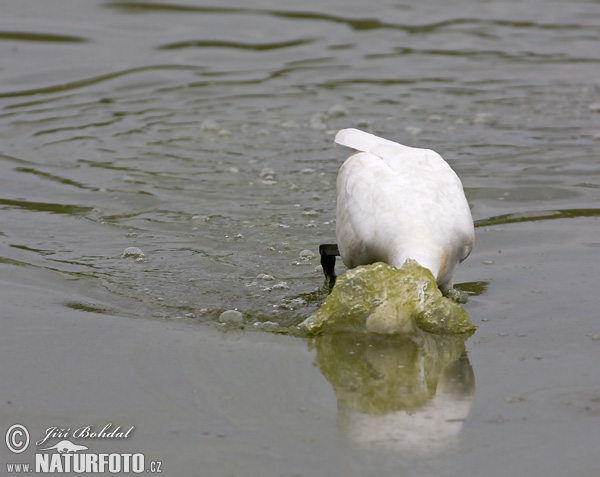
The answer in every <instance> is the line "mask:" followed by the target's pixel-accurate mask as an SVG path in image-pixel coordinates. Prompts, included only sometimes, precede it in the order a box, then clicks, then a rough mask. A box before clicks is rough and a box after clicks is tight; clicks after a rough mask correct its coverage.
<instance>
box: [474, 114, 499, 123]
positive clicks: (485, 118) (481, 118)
mask: <svg viewBox="0 0 600 477" xmlns="http://www.w3.org/2000/svg"><path fill="white" fill-rule="evenodd" d="M494 121H495V118H494V115H493V114H492V113H478V114H477V115H476V116H475V119H474V120H473V122H474V123H475V124H492V123H493V122H494Z"/></svg>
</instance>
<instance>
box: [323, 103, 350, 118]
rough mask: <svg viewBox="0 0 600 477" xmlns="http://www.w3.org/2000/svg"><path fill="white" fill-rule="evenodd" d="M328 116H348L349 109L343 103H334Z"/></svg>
mask: <svg viewBox="0 0 600 477" xmlns="http://www.w3.org/2000/svg"><path fill="white" fill-rule="evenodd" d="M327 116H329V117H330V118H341V117H342V116H348V110H347V109H346V108H345V107H344V106H343V105H341V104H334V105H333V106H332V107H331V108H329V111H327Z"/></svg>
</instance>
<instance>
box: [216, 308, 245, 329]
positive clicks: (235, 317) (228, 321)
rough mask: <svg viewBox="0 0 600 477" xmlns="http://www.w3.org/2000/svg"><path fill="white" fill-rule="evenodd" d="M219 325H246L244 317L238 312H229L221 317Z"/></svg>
mask: <svg viewBox="0 0 600 477" xmlns="http://www.w3.org/2000/svg"><path fill="white" fill-rule="evenodd" d="M219 323H223V324H225V325H233V326H241V325H243V324H244V315H242V314H241V313H240V312H239V311H237V310H227V311H224V312H223V313H221V315H220V316H219Z"/></svg>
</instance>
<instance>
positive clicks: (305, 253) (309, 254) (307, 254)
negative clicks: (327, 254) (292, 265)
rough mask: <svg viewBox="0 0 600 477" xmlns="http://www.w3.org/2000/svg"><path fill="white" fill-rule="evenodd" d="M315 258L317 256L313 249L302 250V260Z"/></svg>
mask: <svg viewBox="0 0 600 477" xmlns="http://www.w3.org/2000/svg"><path fill="white" fill-rule="evenodd" d="M313 258H315V254H314V252H312V251H311V250H302V252H300V259H301V260H311V259H313Z"/></svg>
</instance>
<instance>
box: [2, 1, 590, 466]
mask: <svg viewBox="0 0 600 477" xmlns="http://www.w3.org/2000/svg"><path fill="white" fill-rule="evenodd" d="M1 8H2V16H1V17H0V57H1V58H2V62H1V64H0V79H1V81H0V168H1V172H0V184H1V188H0V218H1V222H0V224H1V225H0V227H1V228H0V264H2V268H3V272H2V273H3V274H4V276H5V277H6V278H5V280H12V279H11V278H10V277H11V276H16V275H18V273H17V270H20V271H22V270H28V271H29V272H31V274H32V275H34V276H35V275H37V276H39V277H45V276H46V273H48V270H50V271H52V273H53V275H52V276H54V277H55V278H54V279H52V280H49V281H45V283H46V284H47V285H45V286H48V287H50V288H52V287H59V285H58V281H61V280H67V282H66V283H67V285H68V286H67V288H68V289H69V290H70V291H69V292H68V293H66V294H65V296H62V295H61V296H62V297H61V298H60V300H58V301H59V303H56V304H55V306H57V307H59V308H57V309H58V310H60V309H64V310H67V309H75V310H81V311H88V312H96V313H100V314H104V315H115V316H139V317H150V318H153V317H156V318H167V319H169V320H179V321H182V322H184V323H191V324H195V323H198V322H211V321H214V320H216V318H218V316H219V315H220V313H221V312H222V311H224V310H227V309H234V308H235V309H238V310H240V311H241V312H242V313H243V314H244V317H245V319H246V320H247V321H248V322H249V323H254V322H264V321H273V322H275V323H278V324H280V325H283V326H287V325H289V324H294V323H297V322H299V321H300V320H302V319H303V318H304V317H306V316H307V315H308V314H309V313H310V312H311V311H312V310H314V309H315V308H316V306H318V304H319V303H320V300H321V299H322V298H323V293H324V292H323V290H322V289H321V286H322V283H323V278H322V274H321V271H320V267H319V260H318V245H319V244H320V243H323V242H331V241H333V240H334V237H335V235H334V228H335V225H334V224H335V222H334V220H335V217H334V209H335V204H334V197H335V177H336V174H337V170H338V168H339V166H340V165H341V163H342V161H343V159H344V158H345V157H346V156H347V154H348V151H346V150H344V149H343V148H340V147H337V148H336V147H334V146H333V143H332V139H333V134H334V133H335V131H336V130H338V129H340V128H343V127H348V126H357V127H360V128H362V129H366V130H369V131H372V132H374V133H377V134H379V135H381V136H384V137H388V138H391V139H394V140H397V141H399V142H401V143H405V144H407V145H413V146H422V147H428V148H432V149H434V150H436V151H438V152H439V153H440V154H442V155H443V156H444V157H445V158H446V159H447V160H448V162H449V163H450V164H451V165H452V167H453V168H454V169H455V170H456V171H457V173H458V174H459V176H460V177H461V178H462V180H463V184H464V186H465V190H466V194H467V198H468V200H469V202H470V204H471V206H472V212H473V216H474V219H475V221H476V226H477V229H476V245H475V250H474V252H473V255H472V257H470V258H469V260H468V261H467V262H466V263H465V264H464V265H463V268H462V269H461V270H460V271H459V272H458V274H457V276H456V281H457V282H459V287H461V288H463V289H464V290H467V291H469V292H470V293H471V294H472V295H473V296H472V298H471V302H470V303H469V304H468V305H467V310H468V311H469V313H470V314H471V316H472V318H473V320H474V322H475V324H477V325H478V326H479V327H480V329H479V331H478V332H477V333H476V335H475V337H474V338H473V339H472V340H471V341H470V342H469V343H470V344H469V345H468V348H469V347H470V348H469V351H470V353H471V355H470V356H471V361H473V359H474V357H477V356H479V357H480V358H481V360H480V362H479V363H480V364H479V366H480V368H479V369H480V370H481V371H482V374H483V376H484V378H483V379H484V380H485V376H486V375H487V373H491V372H492V371H493V370H494V365H493V364H492V363H493V360H492V358H491V357H490V355H487V356H486V355H485V352H484V349H485V348H484V345H485V344H486V340H487V342H489V340H492V342H494V343H495V341H494V340H493V339H492V338H491V337H496V338H497V337H498V336H499V335H502V334H504V335H505V336H506V334H510V335H511V336H513V337H514V335H515V333H517V334H520V333H525V334H527V333H529V334H530V335H528V336H530V337H531V340H532V343H533V344H535V343H539V342H538V341H536V339H534V338H533V336H532V334H533V335H535V334H536V333H537V331H538V330H539V329H540V328H544V327H546V326H550V325H549V323H550V324H552V326H554V328H552V327H550V328H546V329H547V330H549V329H552V330H554V331H555V332H557V333H562V332H563V331H565V330H567V329H568V328H567V325H565V324H564V323H563V321H562V319H561V317H563V316H565V314H571V315H573V316H581V317H582V321H579V322H578V323H579V326H580V328H581V330H579V329H578V330H579V331H580V332H579V331H578V333H579V334H577V337H578V338H577V339H579V338H580V339H581V342H583V343H586V344H590V343H591V341H592V340H590V339H589V337H586V336H585V334H584V331H586V330H587V331H589V332H590V333H592V334H593V333H596V332H599V331H596V330H597V325H596V322H595V320H593V319H592V315H593V316H596V315H597V306H598V305H600V303H598V299H597V297H596V296H595V293H594V286H595V278H596V274H595V273H594V270H597V263H598V262H597V256H598V254H597V247H598V246H599V245H600V240H598V238H597V231H598V216H599V215H600V207H599V206H598V204H599V201H600V163H599V161H598V148H599V146H600V82H599V81H600V80H599V77H600V76H599V73H600V27H599V25H600V4H599V3H598V2H596V1H591V0H590V1H576V2H568V3H567V2H553V3H549V2H543V1H540V0H526V1H523V2H484V1H477V0H461V1H458V0H456V1H451V2H444V3H443V4H442V3H440V2H434V1H425V2H413V3H412V4H411V3H398V2H392V1H379V2H376V3H375V4H373V3H371V4H367V3H365V2H362V3H361V2H356V1H353V0H348V1H341V0H338V1H336V2H312V1H308V2H302V3H298V2H285V1H284V2H274V1H269V0H253V1H251V2H240V1H236V0H230V1H222V2H218V3H216V2H214V3H209V2H202V1H194V0H190V2H189V3H185V4H182V3H173V2H164V3H149V2H142V1H132V2H119V1H113V2H110V1H107V2H100V1H98V2H76V1H65V0H61V1H58V2H43V1H33V2H27V3H23V2H4V4H3V5H2V7H1ZM127 247H138V248H140V249H141V250H142V251H143V253H144V254H145V257H144V259H143V260H139V261H136V260H135V259H132V258H124V257H121V254H122V253H123V251H124V250H125V249H126V248H127ZM309 252H310V253H309ZM594 264H595V265H594ZM536 267H537V268H536ZM544 267H546V268H544ZM529 271H531V273H529ZM19 273H20V272H19ZM461 282H462V283H461ZM592 285H593V286H592ZM62 286H63V285H60V287H62ZM61 289H62V288H61ZM548 294H550V295H548ZM532 296H533V297H535V298H536V300H537V301H536V300H534V301H532V298H531V297H532ZM548 296H550V297H548ZM563 309H564V310H568V311H561V312H560V315H561V316H560V317H557V318H556V320H555V321H553V320H552V319H551V318H548V316H549V315H550V316H552V312H553V311H556V310H563ZM578 310H580V311H578ZM594 310H595V311H594ZM65 313H66V311H65ZM525 316H530V318H529V319H528V320H530V321H527V320H525V321H524V319H525V318H524V317H525ZM511 317H512V318H515V319H516V322H515V321H510V318H511ZM490 320H491V321H490ZM494 320H496V321H495V322H494ZM498 320H506V321H498ZM490 323H495V324H492V325H490ZM518 325H522V326H523V327H524V329H521V330H520V331H518V330H519V327H518ZM561 326H562V328H561ZM486 327H487V328H486ZM557 330H559V331H557ZM565 332H566V331H565ZM486 333H487V334H486ZM548 333H549V331H545V332H544V333H542V334H543V338H539V339H540V340H542V341H543V342H544V343H545V345H548V346H550V345H549V343H554V342H555V338H553V337H552V336H551V335H550V334H548ZM577 339H575V342H573V343H572V344H571V345H570V346H574V347H575V348H578V347H579V346H580V345H579V344H577V343H579V342H578V341H577ZM544 340H546V341H544ZM517 341H518V340H517ZM521 341H522V340H521ZM532 343H530V344H532ZM506 346H507V347H508V349H510V350H513V351H514V353H515V354H516V355H518V354H520V353H524V352H525V351H523V350H522V348H521V344H520V343H518V342H514V341H513V342H511V344H510V345H505V344H500V343H496V344H493V345H492V349H494V350H495V351H496V352H499V353H501V354H502V353H503V351H502V350H503V349H506V348H505V347H506ZM543 349H546V348H543ZM569 349H570V348H569ZM596 351H597V350H596ZM540 352H543V351H540ZM478 353H480V354H478ZM506 366H507V369H509V364H508V362H507V363H506ZM475 368H476V371H477V365H475ZM535 373H536V371H533V370H530V369H528V371H527V373H525V374H524V376H525V377H523V378H522V379H521V380H520V381H519V382H527V377H526V376H531V375H532V374H535ZM476 374H477V373H476ZM481 376H482V375H481V374H480V375H479V377H481ZM497 379H499V380H502V379H509V378H504V377H503V376H498V377H497ZM580 384H581V383H576V385H578V386H579V385H580ZM581 385H582V384H581ZM506 392H508V391H506ZM484 395H485V391H484ZM481 412H483V411H481ZM490 412H491V411H490ZM483 413H484V414H485V412H483ZM475 415H477V413H475ZM488 418H489V416H488ZM490 419H491V418H490ZM547 475H548V474H547ZM586 475H587V474H586Z"/></svg>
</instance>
